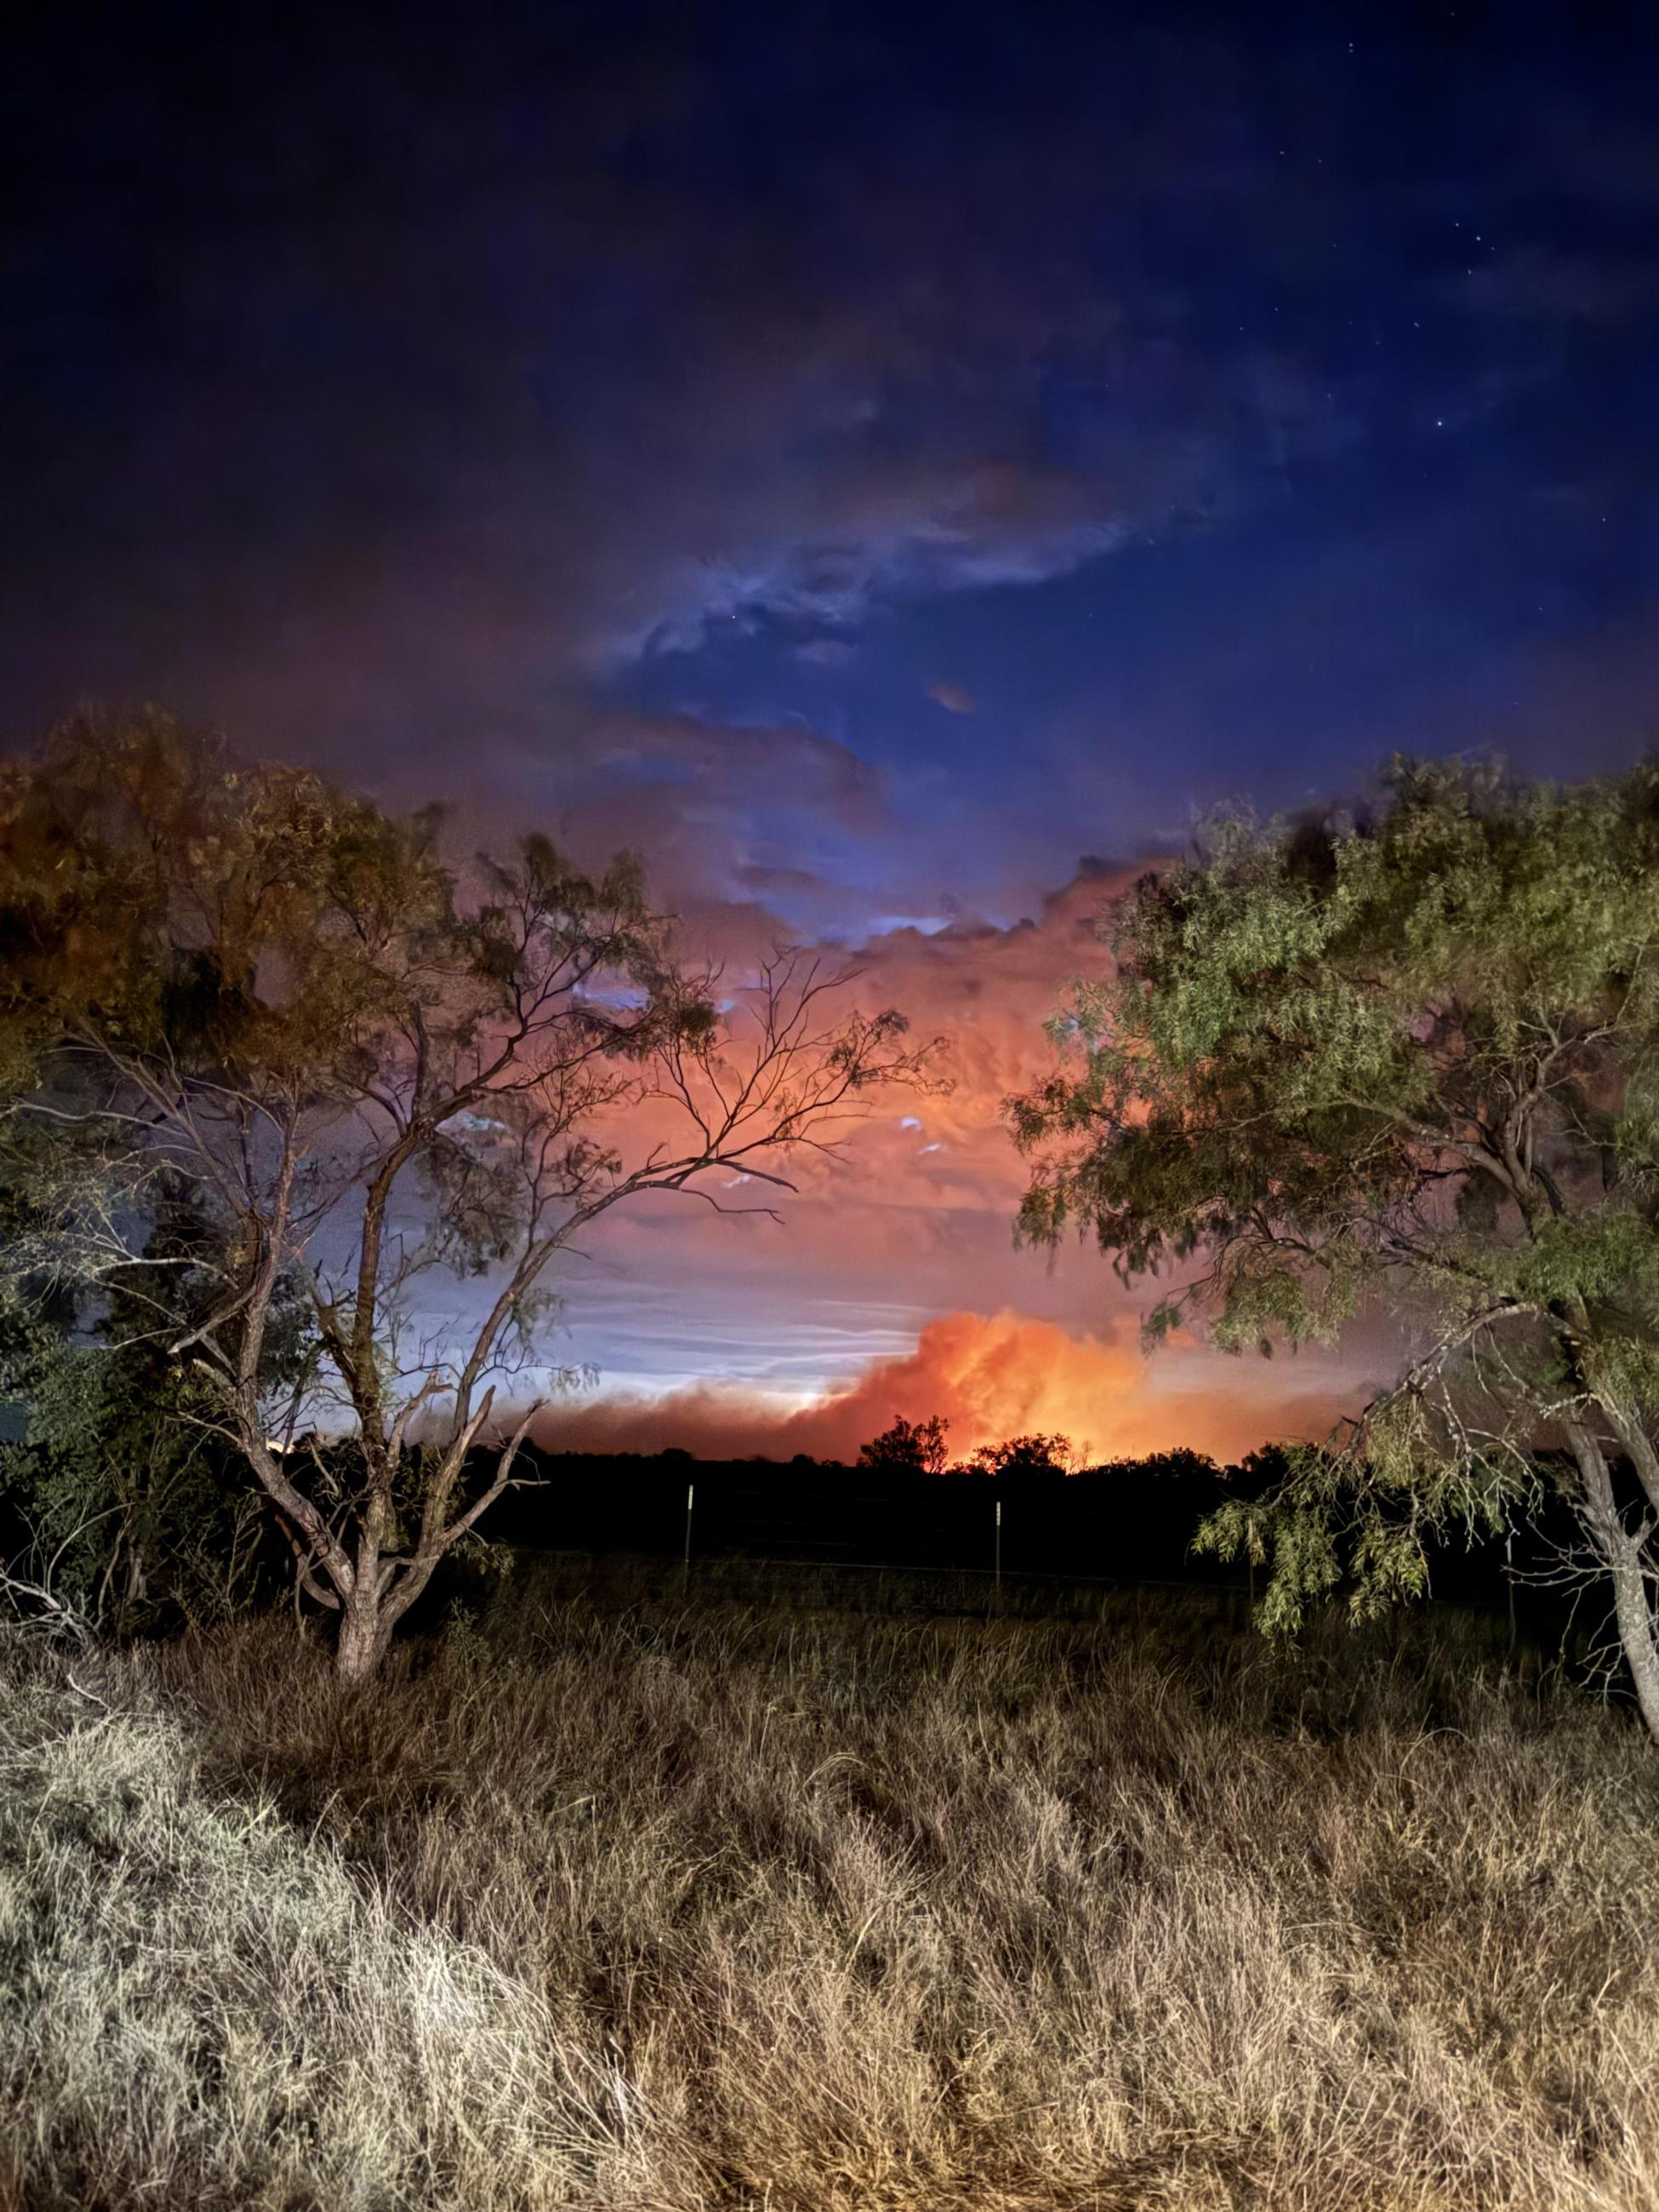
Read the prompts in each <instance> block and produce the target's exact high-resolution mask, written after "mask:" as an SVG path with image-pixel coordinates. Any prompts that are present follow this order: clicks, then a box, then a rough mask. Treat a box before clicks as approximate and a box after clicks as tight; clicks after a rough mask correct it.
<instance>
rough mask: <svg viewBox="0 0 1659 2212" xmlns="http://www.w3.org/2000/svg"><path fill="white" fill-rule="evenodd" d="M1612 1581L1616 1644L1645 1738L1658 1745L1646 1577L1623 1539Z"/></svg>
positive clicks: (1658, 1664)
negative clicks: (1633, 1691)
mask: <svg viewBox="0 0 1659 2212" xmlns="http://www.w3.org/2000/svg"><path fill="white" fill-rule="evenodd" d="M1608 1572H1609V1574H1610V1575H1611V1577H1612V1578H1613V1613H1614V1615H1615V1616H1616V1618H1617V1620H1618V1622H1619V1641H1620V1644H1622V1645H1623V1646H1624V1650H1625V1663H1626V1666H1627V1667H1628V1668H1630V1674H1631V1680H1632V1683H1633V1684H1634V1685H1635V1688H1636V1702H1637V1704H1638V1705H1639V1706H1640V1707H1641V1709H1642V1718H1643V1719H1644V1721H1645V1722H1646V1723H1647V1724H1648V1734H1649V1735H1650V1736H1651V1737H1652V1738H1653V1740H1654V1741H1655V1742H1656V1743H1659V1644H1656V1642H1655V1638H1654V1622H1653V1612H1652V1608H1651V1607H1650V1605H1649V1603H1648V1588H1647V1577H1646V1575H1645V1574H1644V1572H1643V1570H1642V1557H1641V1553H1640V1550H1639V1548H1638V1546H1637V1545H1635V1544H1634V1543H1632V1542H1631V1541H1629V1539H1626V1541H1625V1542H1624V1543H1623V1544H1622V1545H1621V1546H1620V1550H1619V1553H1618V1556H1617V1557H1616V1558H1614V1559H1612V1560H1610V1561H1609V1563H1608Z"/></svg>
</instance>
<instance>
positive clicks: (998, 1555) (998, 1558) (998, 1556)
mask: <svg viewBox="0 0 1659 2212" xmlns="http://www.w3.org/2000/svg"><path fill="white" fill-rule="evenodd" d="M994 1559H995V1573H996V1600H997V1604H998V1606H999V1607H1000V1605H1001V1603H1002V1500H1001V1499H1000V1498H998V1500H997V1516H996V1549H995V1553H994Z"/></svg>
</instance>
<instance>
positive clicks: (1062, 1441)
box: [968, 1434, 1078, 1475]
mask: <svg viewBox="0 0 1659 2212" xmlns="http://www.w3.org/2000/svg"><path fill="white" fill-rule="evenodd" d="M1077 1456H1078V1455H1077V1452H1076V1450H1075V1449H1074V1448H1073V1443H1072V1439H1071V1438H1070V1437H1061V1436H1042V1435H1040V1434H1034V1435H1031V1436H1029V1437H1005V1438H1004V1439H1003V1441H1002V1443H1000V1444H981V1446H980V1448H979V1449H978V1450H977V1451H976V1452H975V1454H974V1455H973V1457H972V1459H971V1460H969V1462H968V1464H969V1466H970V1467H974V1468H978V1469H979V1470H980V1471H981V1474H1014V1475H1019V1474H1066V1472H1067V1470H1068V1469H1069V1468H1071V1467H1072V1466H1073V1463H1074V1462H1075V1461H1076V1459H1077Z"/></svg>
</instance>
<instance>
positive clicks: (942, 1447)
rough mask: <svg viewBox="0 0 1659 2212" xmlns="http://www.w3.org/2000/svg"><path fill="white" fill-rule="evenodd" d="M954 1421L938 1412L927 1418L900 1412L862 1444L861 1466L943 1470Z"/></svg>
mask: <svg viewBox="0 0 1659 2212" xmlns="http://www.w3.org/2000/svg"><path fill="white" fill-rule="evenodd" d="M950 1428H951V1424H950V1423H949V1421H947V1420H946V1419H945V1418H944V1417H943V1415H942V1414H939V1413H934V1414H933V1415H932V1416H931V1417H930V1418H929V1419H927V1420H925V1421H907V1420H906V1419H905V1418H904V1416H903V1414H902V1413H900V1414H898V1415H896V1417H895V1419H894V1421H893V1425H892V1427H891V1428H890V1429H884V1430H883V1431H882V1432H881V1434H880V1435H879V1436H878V1437H871V1439H870V1441H869V1443H867V1444H860V1447H859V1458H858V1463H859V1465H860V1467H908V1468H915V1469H917V1470H918V1472H920V1473H921V1474H944V1472H945V1461H946V1459H947V1458H948V1457H949V1456H950V1453H949V1448H948V1447H947V1445H946V1443H945V1437H946V1436H947V1435H948V1434H949V1433H950Z"/></svg>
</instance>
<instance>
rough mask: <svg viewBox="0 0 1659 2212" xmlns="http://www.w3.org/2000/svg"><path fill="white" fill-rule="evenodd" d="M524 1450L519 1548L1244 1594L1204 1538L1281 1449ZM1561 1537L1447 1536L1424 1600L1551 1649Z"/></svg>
mask: <svg viewBox="0 0 1659 2212" xmlns="http://www.w3.org/2000/svg"><path fill="white" fill-rule="evenodd" d="M525 1456H526V1461H527V1462H528V1465H527V1467H526V1474H527V1475H528V1476H529V1477H530V1480H528V1481H527V1483H526V1486H524V1487H522V1488H520V1489H519V1490H516V1491H514V1492H512V1493H510V1494H509V1495H508V1496H507V1498H504V1499H503V1500H502V1501H501V1504H500V1505H499V1506H498V1507H497V1509H496V1518H495V1522H494V1534H495V1539H496V1541H498V1542H499V1543H501V1545H502V1546H504V1547H508V1548H509V1549H513V1550H517V1551H519V1552H528V1553H538V1552H574V1553H586V1554H589V1555H592V1556H594V1557H604V1556H606V1555H635V1556H640V1557H643V1558H647V1559H649V1558H655V1559H664V1560H674V1559H686V1558H687V1557H688V1556H689V1559H690V1568H691V1573H692V1576H693V1577H695V1575H696V1570H697V1568H698V1567H699V1566H700V1565H706V1564H708V1563H711V1562H714V1561H716V1560H723V1559H750V1560H757V1561H761V1560H772V1561H776V1562H779V1563H789V1564H795V1565H811V1566H819V1567H823V1568H826V1569H836V1568H841V1569H849V1570H850V1569H855V1568H876V1569H890V1570H892V1571H896V1572H900V1573H902V1572H907V1571H908V1572H915V1573H917V1574H922V1575H927V1574H937V1575H951V1576H969V1577H984V1578H985V1579H986V1581H987V1583H988V1582H989V1581H990V1580H991V1579H992V1578H993V1577H994V1575H995V1574H996V1573H997V1572H998V1571H999V1570H1000V1573H1001V1575H1002V1576H1003V1577H1004V1578H1005V1579H1006V1580H1009V1581H1012V1582H1018V1581H1019V1580H1020V1579H1021V1578H1022V1577H1027V1578H1031V1579H1037V1578H1042V1579H1044V1580H1050V1579H1057V1580H1068V1581H1074V1582H1077V1583H1124V1584H1151V1583H1179V1584H1190V1585H1192V1586H1194V1588H1195V1589H1206V1588H1207V1589H1238V1590H1240V1591H1248V1590H1249V1589H1250V1588H1251V1587H1252V1579H1253V1578H1252V1577H1251V1574H1250V1571H1249V1565H1248V1563H1247V1562H1246V1561H1244V1560H1242V1559H1234V1560H1230V1561H1224V1560H1221V1559H1217V1558H1216V1557H1215V1556H1213V1555H1212V1554H1211V1553H1206V1552H1204V1551H1201V1550H1199V1549H1196V1548H1195V1547H1194V1537H1195V1535H1196V1534H1197V1533H1198V1531H1199V1530H1200V1528H1202V1527H1203V1525H1204V1524H1205V1522H1206V1521H1207V1520H1208V1519H1209V1518H1210V1516H1212V1515H1213V1514H1214V1513H1216V1512H1217V1510H1218V1509H1219V1508H1221V1507H1223V1506H1225V1505H1226V1504H1229V1503H1230V1502H1244V1503H1250V1502H1254V1501H1255V1500H1257V1499H1261V1498H1270V1497H1271V1496H1272V1495H1273V1492H1274V1491H1275V1489H1276V1487H1277V1486H1279V1484H1280V1483H1281V1482H1282V1481H1283V1480H1284V1475H1285V1455H1284V1453H1283V1452H1282V1451H1281V1450H1279V1449H1277V1448H1274V1447H1268V1448H1267V1449H1262V1450H1260V1451H1255V1452H1250V1453H1248V1454H1246V1455H1243V1457H1242V1458H1241V1459H1239V1460H1238V1461H1236V1462H1231V1463H1228V1464H1220V1463H1218V1462H1216V1461H1215V1460H1213V1459H1212V1458H1211V1457H1209V1456H1208V1455H1206V1454H1204V1453H1202V1452H1197V1451H1192V1450H1188V1449H1173V1450H1169V1451H1164V1452H1155V1453H1150V1454H1146V1455H1141V1456H1139V1457H1127V1458H1118V1459H1110V1460H1103V1461H1100V1462H1096V1463H1094V1464H1092V1465H1090V1466H1087V1467H1077V1468H1066V1467H1064V1466H1061V1465H1059V1464H1055V1463H1053V1462H1050V1463H1048V1464H1043V1463H1042V1462H1036V1461H1033V1460H1030V1459H1022V1458H1018V1457H1013V1458H1010V1459H1007V1460H1006V1461H1005V1462H1004V1464H1003V1465H1002V1466H1001V1467H1000V1468H996V1467H991V1466H985V1465H975V1464H972V1463H963V1462H957V1463H956V1464H947V1465H945V1466H944V1467H942V1468H938V1469H936V1470H935V1469H929V1468H925V1467H921V1466H918V1465H915V1464H904V1463H902V1462H891V1461H888V1462H881V1461H876V1462H872V1461H869V1460H866V1461H864V1462H856V1461H855V1462H847V1461H841V1460H827V1459H816V1458H813V1457H811V1455H808V1454H806V1453H796V1454H794V1455H793V1456H792V1457H790V1458H789V1459H787V1460H781V1459H775V1458H769V1457H768V1456H766V1455H764V1454H761V1453H754V1454H750V1455H744V1456H733V1457H731V1458H726V1459H705V1458H700V1457H697V1456H696V1455H694V1454H692V1453H691V1452H690V1451H689V1450H687V1449H684V1448H683V1447H678V1446H674V1445H667V1446H665V1447H663V1448H662V1449H659V1450H656V1451H638V1450H618V1451H588V1450H561V1449H558V1448H557V1445H556V1443H549V1444H546V1445H544V1446H540V1447H536V1446H530V1447H526V1455H525ZM688 1497H689V1498H690V1510H689V1515H688ZM999 1509H1000V1516H999ZM688 1521H689V1527H688ZM1565 1534H1566V1528H1565V1516H1564V1515H1563V1514H1562V1513H1561V1512H1560V1511H1559V1509H1553V1508H1551V1507H1549V1506H1547V1505H1544V1506H1541V1510H1540V1512H1539V1513H1538V1515H1537V1516H1535V1517H1534V1520H1533V1521H1532V1522H1529V1523H1528V1525H1527V1527H1526V1528H1524V1529H1519V1530H1516V1532H1514V1534H1513V1535H1512V1537H1511V1538H1510V1539H1509V1540H1507V1541H1506V1540H1505V1539H1504V1538H1503V1537H1499V1536H1496V1535H1493V1534H1491V1533H1490V1532H1483V1531H1478V1530H1471V1531H1465V1532H1463V1533H1462V1534H1457V1535H1452V1534H1448V1535H1447V1536H1446V1537H1445V1538H1443V1540H1442V1541H1438V1542H1437V1543H1436V1544H1434V1545H1433V1546H1432V1547H1431V1573H1430V1579H1429V1589H1428V1595H1429V1596H1430V1598H1431V1601H1436V1600H1437V1601H1445V1602H1451V1603H1456V1604H1460V1605H1474V1606H1479V1607H1486V1608H1490V1609H1492V1610H1494V1611H1505V1612H1508V1613H1510V1614H1511V1616H1512V1617H1513V1618H1515V1619H1516V1620H1517V1622H1518V1625H1519V1628H1520V1630H1521V1632H1524V1633H1528V1634H1529V1635H1531V1636H1533V1637H1534V1638H1540V1639H1544V1640H1547V1641H1550V1642H1551V1643H1553V1642H1554V1641H1555V1640H1557V1639H1558V1638H1559V1635H1560V1633H1561V1632H1562V1629H1563V1626H1564V1625H1565V1613H1566V1606H1565V1601H1564V1598H1563V1593H1562V1590H1561V1589H1560V1587H1559V1581H1558V1579H1557V1578H1556V1577H1553V1575H1552V1571H1551V1570H1552V1567H1553V1564H1554V1563H1555V1561H1556V1559H1557V1557H1558V1553H1559V1545H1560V1543H1561V1541H1562V1540H1563V1538H1564V1535H1565ZM688 1536H689V1539H690V1543H689V1553H688ZM1569 1595H1570V1594H1569Z"/></svg>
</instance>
